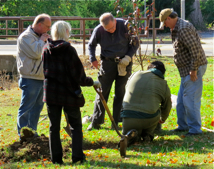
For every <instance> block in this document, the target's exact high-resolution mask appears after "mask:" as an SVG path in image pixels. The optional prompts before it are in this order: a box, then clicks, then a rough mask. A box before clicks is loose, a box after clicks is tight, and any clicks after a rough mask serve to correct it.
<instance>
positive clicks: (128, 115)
mask: <svg viewBox="0 0 214 169" xmlns="http://www.w3.org/2000/svg"><path fill="white" fill-rule="evenodd" d="M165 71H166V69H165V66H164V64H163V63H162V62H160V61H154V62H152V63H151V64H150V65H149V66H148V70H147V71H138V72H136V73H134V74H133V75H132V76H131V77H130V78H129V80H128V82H127V85H126V93H125V96H124V99H123V111H122V112H121V117H122V119H123V135H126V134H127V133H128V131H130V130H132V129H135V130H137V133H138V137H137V140H136V139H135V141H140V140H141V138H142V139H143V141H152V140H153V138H154V130H155V128H156V126H157V125H158V123H160V124H162V123H164V122H165V121H166V119H167V117H168V116H169V112H170V110H171V107H172V102H171V94H170V89H169V87H168V85H167V81H166V80H164V74H165ZM132 141H133V140H132ZM129 144H130V143H129Z"/></svg>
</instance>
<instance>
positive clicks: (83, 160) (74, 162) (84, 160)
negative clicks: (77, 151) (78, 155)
mask: <svg viewBox="0 0 214 169" xmlns="http://www.w3.org/2000/svg"><path fill="white" fill-rule="evenodd" d="M78 162H79V163H80V164H82V163H84V162H87V161H86V159H79V160H78V159H75V160H72V163H73V164H76V163H78Z"/></svg>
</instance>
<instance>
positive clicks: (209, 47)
mask: <svg viewBox="0 0 214 169" xmlns="http://www.w3.org/2000/svg"><path fill="white" fill-rule="evenodd" d="M200 36H201V38H202V39H201V41H202V42H203V43H205V44H202V47H203V49H204V51H205V54H206V56H214V31H212V32H203V33H200ZM72 45H73V46H74V47H75V48H76V50H77V53H78V54H79V55H83V45H82V44H72ZM155 47H156V49H157V48H160V49H161V52H162V55H163V56H173V48H172V44H156V46H155ZM16 48H17V46H16V45H0V55H16V51H17V49H16ZM146 49H147V54H150V53H152V50H153V45H152V44H148V45H147V44H141V51H142V54H144V53H145V51H146ZM99 54H100V47H99V46H98V47H97V50H96V55H97V56H99ZM86 55H88V51H87V46H86Z"/></svg>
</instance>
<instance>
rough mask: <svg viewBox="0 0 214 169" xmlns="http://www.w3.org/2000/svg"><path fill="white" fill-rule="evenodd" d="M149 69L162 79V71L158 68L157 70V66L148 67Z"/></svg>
mask: <svg viewBox="0 0 214 169" xmlns="http://www.w3.org/2000/svg"><path fill="white" fill-rule="evenodd" d="M149 71H151V72H152V73H154V74H155V75H157V76H159V77H160V78H162V79H164V76H163V73H162V72H161V71H160V70H158V69H157V68H152V69H149Z"/></svg>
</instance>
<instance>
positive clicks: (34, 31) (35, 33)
mask: <svg viewBox="0 0 214 169" xmlns="http://www.w3.org/2000/svg"><path fill="white" fill-rule="evenodd" d="M30 29H31V30H32V31H33V32H34V33H35V34H36V35H37V36H39V37H40V36H41V34H38V33H37V32H35V31H34V29H33V28H32V26H30Z"/></svg>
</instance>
